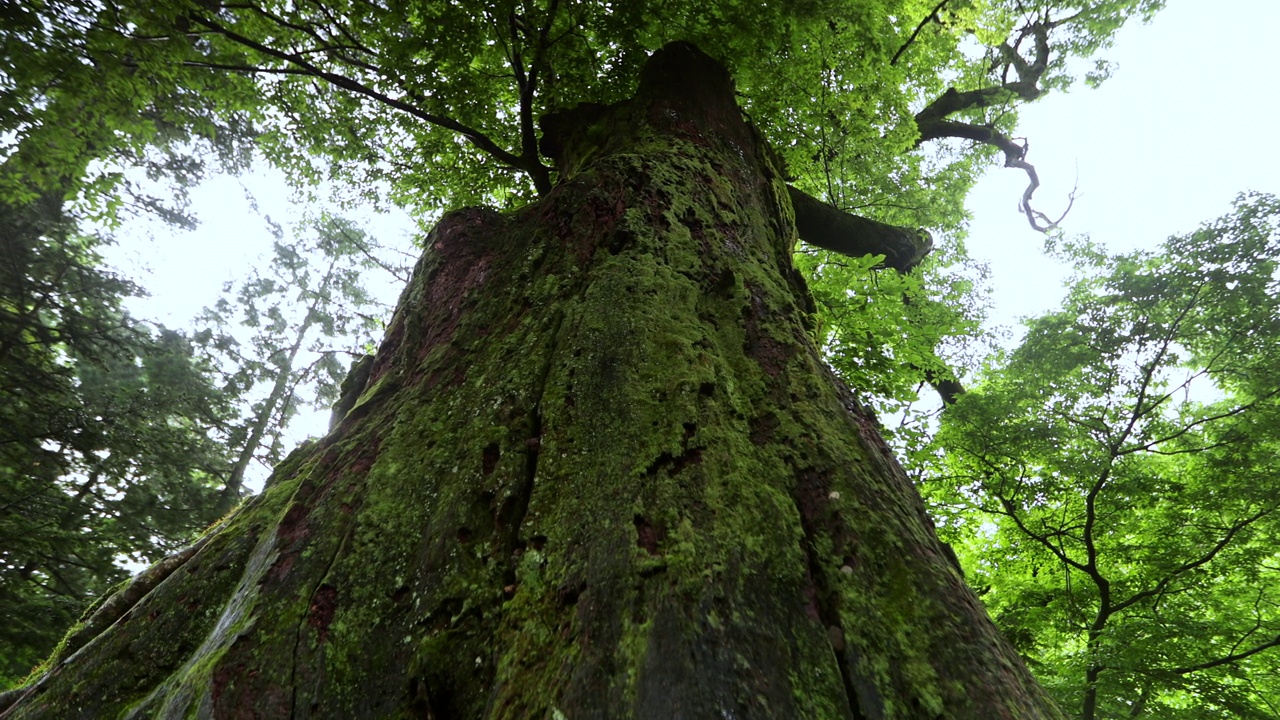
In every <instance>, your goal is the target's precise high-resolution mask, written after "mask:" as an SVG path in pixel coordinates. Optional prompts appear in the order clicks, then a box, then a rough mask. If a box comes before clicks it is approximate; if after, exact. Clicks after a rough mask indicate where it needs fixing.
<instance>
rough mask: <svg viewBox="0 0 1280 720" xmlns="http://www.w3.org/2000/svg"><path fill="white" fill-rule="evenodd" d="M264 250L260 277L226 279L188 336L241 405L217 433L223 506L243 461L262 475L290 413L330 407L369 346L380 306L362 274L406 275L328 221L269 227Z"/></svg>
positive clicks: (358, 235) (351, 230) (240, 485)
mask: <svg viewBox="0 0 1280 720" xmlns="http://www.w3.org/2000/svg"><path fill="white" fill-rule="evenodd" d="M272 249H273V253H274V255H273V257H272V259H271V261H270V264H269V265H268V267H267V270H266V272H265V273H260V272H258V271H255V272H254V273H253V274H252V275H251V276H250V277H249V278H247V279H245V280H243V281H241V282H240V283H239V285H238V287H237V286H236V285H235V284H234V283H231V282H228V283H227V284H226V286H225V287H224V289H223V291H224V296H223V297H222V298H219V299H218V301H217V303H215V304H214V305H213V307H210V308H206V309H205V311H204V313H203V314H202V315H201V316H200V318H199V319H198V321H197V328H198V329H197V332H196V338H197V339H198V340H199V341H200V343H201V348H202V350H204V351H205V352H207V354H208V362H209V363H210V364H211V365H212V366H214V367H218V368H221V370H222V375H223V377H222V385H223V389H224V391H226V392H228V393H230V394H231V395H233V396H235V397H238V398H244V399H245V400H246V403H247V404H248V405H249V407H248V408H247V412H244V414H243V415H242V416H241V417H239V418H237V419H236V420H234V421H232V422H230V423H228V425H227V426H226V427H225V428H224V429H223V433H224V439H225V442H226V444H227V447H228V448H230V449H232V451H233V452H234V455H235V460H234V462H233V464H232V469H231V472H230V474H229V476H228V478H227V483H226V488H225V492H224V498H223V505H224V506H225V507H226V509H230V507H231V506H232V505H233V504H234V503H235V501H237V500H238V499H239V498H240V496H241V495H242V494H243V493H244V490H245V488H244V483H245V475H246V473H247V472H248V470H249V468H250V464H251V463H253V462H254V461H257V462H259V463H261V464H263V465H265V466H266V467H267V468H270V467H272V466H274V465H275V464H276V463H278V462H279V461H280V460H281V459H282V457H283V454H284V452H285V450H286V449H288V444H287V438H286V436H285V432H286V430H287V429H288V426H289V422H290V421H291V420H292V419H293V418H294V417H295V416H296V415H297V413H298V412H299V410H302V409H305V408H308V407H309V408H311V409H314V410H319V409H322V408H323V409H327V408H328V407H329V406H330V405H332V404H333V403H334V401H336V400H337V399H338V389H339V386H340V385H341V383H342V380H343V378H344V377H345V376H346V374H347V371H348V366H349V365H351V364H352V362H353V361H354V360H356V359H359V358H360V357H363V355H364V354H365V353H367V352H369V351H370V350H371V349H372V348H373V342H374V337H373V333H374V331H376V330H380V329H381V327H382V322H383V321H382V319H381V318H383V317H385V316H386V315H387V314H389V309H387V308H384V307H382V306H381V305H379V304H378V303H377V302H375V301H374V300H373V299H372V298H371V297H370V296H369V294H368V293H367V292H366V291H365V290H364V287H365V284H366V283H368V282H370V279H369V278H368V275H369V273H370V271H374V270H377V271H388V272H393V273H396V274H400V273H404V272H405V271H403V270H401V269H398V268H395V267H393V266H391V265H389V264H388V263H387V262H385V261H383V260H380V259H379V255H380V254H381V252H380V251H381V249H380V248H379V247H378V245H377V243H376V242H375V241H374V240H373V239H372V238H370V237H369V236H368V235H367V234H366V233H364V232H363V231H361V230H360V229H359V228H357V227H355V226H354V225H353V224H352V223H351V222H349V221H347V220H344V219H342V218H338V217H333V216H324V217H321V218H319V219H317V220H315V221H313V222H311V223H308V224H306V225H304V226H303V227H301V228H300V229H299V233H298V236H297V237H295V238H293V239H291V240H290V241H285V239H284V238H283V233H282V232H281V230H280V229H279V228H278V227H277V228H276V242H275V243H274V244H273V246H272ZM238 335H239V336H242V339H241V338H238V337H237V336H238Z"/></svg>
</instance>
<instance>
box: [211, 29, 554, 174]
mask: <svg viewBox="0 0 1280 720" xmlns="http://www.w3.org/2000/svg"><path fill="white" fill-rule="evenodd" d="M193 21H194V22H197V23H199V24H201V25H203V26H205V27H207V28H209V29H210V30H214V31H216V32H218V33H219V34H221V35H222V36H223V37H225V38H227V39H228V40H231V41H232V42H235V43H238V44H240V45H244V46H245V47H247V48H250V49H252V50H256V51H257V52H259V53H262V54H263V55H266V56H268V57H273V58H275V59H277V60H282V61H284V62H286V63H289V64H291V65H295V66H297V67H298V68H299V69H301V70H302V71H304V72H305V73H306V74H309V75H311V76H313V77H316V78H319V79H321V80H324V81H326V82H328V83H330V84H332V85H335V86H337V87H340V88H342V89H344V90H349V91H351V92H353V93H356V94H358V95H363V96H365V97H367V98H370V99H372V100H376V101H378V102H380V103H382V104H384V105H388V106H390V107H393V108H395V109H397V110H401V111H404V112H407V113H409V114H410V115H412V116H414V117H416V118H418V119H420V120H423V121H425V122H428V123H431V124H432V125H435V126H437V127H441V128H444V129H446V130H452V131H453V132H456V133H458V134H459V135H462V136H463V137H465V138H466V139H467V140H468V141H469V142H470V143H471V144H472V145H474V146H476V147H477V148H478V149H480V150H481V151H482V152H484V153H487V154H488V155H491V156H492V157H493V158H495V159H496V160H498V161H499V162H501V163H503V164H504V165H508V166H510V167H513V168H516V169H519V170H524V171H526V172H529V171H530V169H529V168H526V167H525V163H524V160H523V159H522V158H521V157H519V156H517V155H515V154H513V153H511V152H509V151H507V150H504V149H503V148H501V147H500V146H498V144H497V143H495V142H494V141H493V140H492V139H491V138H490V137H489V136H488V135H486V134H484V133H483V132H481V131H479V130H476V129H475V128H472V127H468V126H467V125H464V124H462V123H460V122H458V121H456V120H454V119H453V118H450V117H447V116H444V115H436V114H434V113H429V112H427V111H425V110H423V109H422V108H420V107H418V106H416V105H413V104H411V103H408V102H405V101H404V100H402V99H400V98H394V97H391V96H389V95H387V94H385V93H382V92H379V91H378V90H375V89H374V88H371V87H369V86H368V85H365V84H364V83H361V82H359V81H358V80H355V79H353V78H350V77H347V76H345V75H339V74H337V73H333V72H329V71H327V70H323V69H321V68H319V67H317V66H315V65H313V64H311V63H310V62H308V61H306V60H305V59H303V58H302V57H300V56H298V55H297V54H294V53H288V52H284V51H282V50H277V49H275V48H272V47H268V46H266V45H263V44H262V43H260V42H257V41H256V40H253V39H251V38H248V37H246V36H244V35H241V34H239V33H237V32H235V31H234V30H232V29H230V28H228V27H226V26H224V25H222V24H220V23H218V22H216V21H214V20H211V19H209V18H205V17H195V18H193Z"/></svg>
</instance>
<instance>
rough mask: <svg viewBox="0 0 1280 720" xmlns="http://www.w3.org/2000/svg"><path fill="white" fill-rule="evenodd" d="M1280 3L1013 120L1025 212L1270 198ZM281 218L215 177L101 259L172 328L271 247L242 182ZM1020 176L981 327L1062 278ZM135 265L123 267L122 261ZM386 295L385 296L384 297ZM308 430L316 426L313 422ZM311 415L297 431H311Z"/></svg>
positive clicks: (1173, 33)
mask: <svg viewBox="0 0 1280 720" xmlns="http://www.w3.org/2000/svg"><path fill="white" fill-rule="evenodd" d="M1277 27H1280V0H1169V3H1168V7H1167V8H1166V9H1165V10H1164V11H1162V12H1161V13H1159V14H1158V15H1157V16H1156V17H1155V20H1154V21H1153V23H1152V24H1150V25H1145V26H1144V25H1132V26H1129V27H1126V28H1125V29H1124V30H1123V31H1122V32H1121V33H1120V35H1119V37H1118V38H1117V40H1116V46H1115V48H1113V49H1112V50H1111V51H1110V52H1109V53H1108V57H1109V58H1111V59H1112V60H1114V61H1115V62H1116V63H1117V64H1118V66H1119V67H1118V69H1117V70H1116V72H1115V73H1114V75H1113V76H1112V78H1111V79H1110V80H1108V81H1107V82H1106V83H1104V84H1103V86H1102V88H1101V89H1098V90H1090V89H1088V88H1085V87H1081V88H1079V89H1077V90H1076V91H1074V92H1072V93H1070V94H1057V95H1051V96H1049V97H1047V98H1046V99H1044V100H1042V101H1041V102H1039V103H1037V104H1035V105H1033V106H1031V107H1029V108H1026V109H1024V110H1023V112H1022V124H1021V128H1020V134H1022V135H1024V136H1025V137H1027V138H1028V139H1029V141H1030V146H1031V153H1030V155H1029V156H1028V159H1029V160H1030V161H1031V162H1032V163H1034V164H1035V165H1036V167H1037V169H1038V170H1039V173H1040V177H1041V179H1042V181H1043V182H1044V185H1043V186H1042V187H1041V188H1040V191H1039V192H1038V194H1037V196H1036V200H1037V202H1036V205H1037V206H1038V207H1039V209H1041V210H1043V211H1045V212H1046V213H1047V214H1049V215H1051V216H1056V215H1057V214H1058V213H1060V212H1061V210H1062V209H1063V208H1064V207H1065V203H1066V199H1067V194H1068V193H1069V192H1070V191H1071V188H1072V186H1073V184H1077V183H1078V187H1079V189H1078V192H1077V200H1076V203H1075V208H1074V209H1073V210H1072V211H1071V214H1070V215H1069V216H1068V217H1067V219H1066V221H1065V222H1064V223H1063V227H1064V228H1065V229H1066V230H1067V232H1069V233H1084V234H1088V235H1090V236H1092V238H1093V239H1094V240H1095V241H1099V242H1102V243H1104V244H1106V245H1107V246H1108V247H1109V248H1110V249H1112V250H1128V249H1133V248H1137V247H1150V246H1153V245H1155V244H1157V243H1159V242H1160V241H1162V240H1163V239H1164V238H1165V237H1167V236H1168V235H1170V234H1177V233H1184V232H1188V231H1190V230H1192V229H1194V228H1195V227H1196V226H1197V225H1199V224H1200V223H1201V222H1203V221H1206V220H1209V219H1212V218H1214V217H1217V216H1218V215H1221V214H1223V213H1225V212H1227V211H1228V209H1229V208H1230V203H1231V200H1232V198H1234V197H1235V195H1236V194H1237V193H1239V192H1241V191H1244V190H1259V191H1265V192H1272V193H1280V141H1277V140H1276V135H1275V131H1274V129H1273V128H1272V125H1274V123H1275V118H1277V117H1280V100H1278V99H1277V89H1278V88H1280V81H1278V80H1277V79H1276V76H1275V73H1276V72H1277V69H1278V68H1280V42H1278V41H1277V40H1276V38H1275V37H1274V33H1275V28H1277ZM242 182H243V183H244V184H246V185H247V186H248V187H249V189H250V191H251V192H252V193H253V194H254V195H255V196H256V197H257V199H258V201H259V204H260V205H261V206H262V207H263V208H268V210H267V212H269V213H271V214H273V216H274V217H275V219H276V220H278V221H286V222H287V220H288V216H289V213H290V211H289V210H288V202H287V192H285V190H284V183H283V180H282V179H281V178H280V177H279V176H272V175H269V174H268V175H262V176H257V177H250V178H246V179H245V180H243V181H241V180H236V179H232V178H220V179H217V180H215V181H212V182H210V183H208V184H207V185H206V186H204V187H202V188H200V189H198V190H197V191H196V193H195V198H194V200H195V208H196V210H197V212H198V215H199V217H200V218H201V220H202V225H201V227H200V229H199V230H197V231H196V232H194V233H190V234H185V235H179V236H174V235H173V233H172V232H171V231H170V230H168V229H160V230H157V235H158V238H157V239H156V240H155V241H154V242H150V243H148V242H139V241H138V240H137V238H136V237H135V238H134V240H131V241H126V242H125V243H123V246H122V247H121V248H120V250H121V254H120V255H116V256H115V257H114V258H113V259H115V260H116V261H117V262H119V261H121V260H125V262H124V263H123V264H124V265H125V266H126V267H128V268H134V269H136V268H137V267H138V266H139V265H145V266H150V267H151V268H152V272H151V273H150V274H149V275H146V276H144V277H142V278H140V279H141V282H142V284H143V285H144V286H145V287H147V288H148V289H149V290H150V291H151V293H152V295H153V297H152V298H151V299H150V300H149V301H147V302H145V303H140V304H137V305H135V306H134V309H135V312H138V313H139V314H142V315H144V316H150V317H155V318H157V319H160V320H161V321H162V322H165V323H167V324H170V325H183V324H185V323H186V322H187V321H188V320H189V319H190V318H191V317H192V316H194V315H195V314H196V313H197V312H199V310H200V308H201V307H203V306H205V305H208V304H210V303H212V302H213V300H214V299H215V298H216V296H217V293H218V291H219V288H220V286H221V284H222V283H223V282H224V281H226V280H228V279H230V278H233V277H237V276H242V275H244V274H245V273H246V271H247V270H248V268H250V267H251V266H252V265H253V264H254V263H255V261H258V260H259V259H260V258H259V256H260V255H261V254H263V253H267V252H269V249H270V236H269V234H268V233H267V231H266V226H265V223H264V222H263V221H262V220H261V219H260V218H259V217H257V216H256V215H255V214H254V213H253V211H252V210H251V209H250V205H249V203H248V201H246V200H245V198H244V191H243V189H242V187H241V183H242ZM1024 186H1025V176H1024V175H1023V174H1022V173H1020V172H1017V171H1014V170H992V171H991V172H990V173H988V175H987V177H986V178H985V179H984V180H983V181H982V182H981V183H980V184H979V186H978V188H977V189H976V191H975V192H974V193H973V195H972V197H971V198H970V202H969V208H970V210H971V211H972V213H973V215H974V221H973V223H972V226H971V235H970V239H969V241H968V245H969V252H970V254H971V255H972V256H973V257H975V258H977V259H979V260H986V261H989V262H990V265H991V269H992V278H991V282H992V285H993V287H994V296H993V302H994V312H993V316H992V317H993V319H994V320H995V321H996V322H998V323H1001V324H1004V325H1013V324H1015V322H1016V319H1017V318H1018V317H1025V316H1030V315H1034V314H1038V313H1041V312H1044V311H1046V310H1049V309H1052V308H1053V307H1054V306H1055V305H1056V304H1057V302H1058V300H1059V299H1060V298H1061V296H1062V288H1061V281H1062V279H1063V278H1065V277H1066V275H1067V273H1068V269H1067V268H1064V267H1061V266H1058V265H1056V264H1055V263H1053V262H1052V261H1051V260H1049V259H1047V258H1045V256H1044V255H1043V254H1042V253H1041V236H1040V235H1038V234H1037V233H1035V232H1033V231H1032V230H1030V228H1029V227H1028V226H1027V224H1026V221H1025V219H1024V217H1023V216H1022V215H1021V214H1020V213H1019V212H1018V211H1017V209H1016V205H1017V200H1018V198H1019V197H1020V195H1021V193H1022V189H1023V187H1024ZM370 221H371V224H369V225H367V227H369V229H370V230H373V232H374V234H375V236H376V237H378V238H379V239H380V240H382V241H383V242H393V241H396V240H400V241H407V238H408V237H409V236H410V234H411V233H412V232H413V226H412V223H410V222H409V221H408V220H407V219H406V218H404V217H389V218H388V217H384V218H379V219H377V220H376V221H374V220H373V219H372V218H370ZM129 258H131V259H132V261H131V262H130V261H128V259H129ZM398 290H399V289H398V288H388V289H387V293H388V296H389V298H390V299H394V296H395V294H396V293H398ZM312 426H314V427H312ZM323 429H324V428H323V418H318V419H316V420H315V422H313V423H311V424H310V425H309V426H308V429H307V430H305V431H304V432H323Z"/></svg>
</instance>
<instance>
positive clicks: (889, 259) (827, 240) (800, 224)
mask: <svg viewBox="0 0 1280 720" xmlns="http://www.w3.org/2000/svg"><path fill="white" fill-rule="evenodd" d="M787 192H788V194H789V195H790V196H791V204H792V206H794V207H795V212H796V232H798V233H799V234H800V239H801V240H804V241H805V242H807V243H809V244H810V245H816V246H817V247H820V248H822V249H824V250H830V251H832V252H838V253H840V254H841V255H849V256H850V257H862V256H864V255H884V256H885V257H884V263H883V265H884V267H889V268H893V269H894V270H897V271H898V272H903V273H905V272H908V271H910V270H911V269H912V268H914V267H915V266H916V265H919V264H920V261H921V260H923V259H924V258H925V256H926V255H928V254H929V252H930V251H931V250H933V238H932V237H930V236H929V233H928V232H925V231H924V230H914V229H911V228H905V227H900V226H897V225H889V224H887V223H882V222H878V221H876V220H871V219H869V218H864V217H860V216H858V215H852V214H850V213H847V212H845V211H843V210H840V209H839V208H836V207H833V206H831V205H828V204H827V203H824V202H822V201H821V200H818V199H817V198H815V197H813V196H812V195H809V194H807V193H805V192H803V191H801V190H797V189H796V188H794V187H791V186H790V185H788V186H787Z"/></svg>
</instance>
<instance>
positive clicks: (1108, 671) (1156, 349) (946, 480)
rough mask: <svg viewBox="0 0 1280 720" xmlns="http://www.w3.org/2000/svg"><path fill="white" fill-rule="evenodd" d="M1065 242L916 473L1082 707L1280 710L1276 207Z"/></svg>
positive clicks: (1053, 679) (1011, 619)
mask: <svg viewBox="0 0 1280 720" xmlns="http://www.w3.org/2000/svg"><path fill="white" fill-rule="evenodd" d="M1059 252H1060V253H1061V254H1062V255H1063V256H1065V257H1067V258H1069V259H1071V260H1072V262H1073V263H1074V264H1075V266H1076V268H1077V276H1076V278H1075V279H1074V281H1073V282H1072V285H1071V291H1070V293H1069V295H1068V296H1067V299H1066V301H1065V303H1064V305H1063V307H1062V309H1061V310H1059V311H1056V312H1053V313H1050V314H1047V315H1044V316H1041V317H1038V318H1035V319H1034V320H1032V321H1030V323H1029V326H1028V332H1027V336H1026V338H1025V339H1024V340H1023V342H1022V344H1021V346H1020V347H1018V348H1017V349H1016V350H1014V351H1012V352H1011V353H1008V354H1007V355H1004V356H998V357H996V358H994V359H993V360H992V361H991V363H990V364H989V365H988V367H987V368H986V369H985V370H984V371H983V373H982V375H981V376H980V379H979V382H978V383H977V385H976V386H975V387H974V388H972V389H970V390H969V391H968V392H967V393H966V394H965V395H964V396H963V397H962V398H961V399H960V401H959V402H957V403H956V405H955V406H954V407H952V408H950V409H949V410H948V411H947V412H946V413H945V414H944V416H943V422H942V429H941V432H940V433H939V435H938V437H937V446H938V447H940V448H942V449H945V451H946V454H945V460H944V461H943V462H942V464H941V467H939V468H937V472H936V473H933V474H932V475H931V477H929V479H928V480H926V481H925V483H924V487H926V488H927V489H928V492H929V496H930V498H931V499H932V500H933V501H934V503H935V506H936V508H937V509H938V510H939V511H941V513H942V517H943V518H944V520H945V523H946V524H947V525H948V526H949V527H950V534H951V537H952V538H953V539H955V540H956V541H957V544H958V546H959V547H961V548H962V556H963V557H964V558H965V559H966V561H967V562H966V567H967V568H968V570H969V571H970V573H971V578H970V580H971V582H972V583H973V584H974V585H975V586H976V587H978V588H980V590H981V592H982V596H983V599H984V601H985V602H986V603H987V605H988V607H989V608H990V609H991V611H992V614H993V615H994V617H995V619H996V621H997V622H998V623H999V624H1000V625H1001V626H1002V627H1003V628H1004V629H1005V631H1006V632H1007V633H1008V635H1009V637H1010V638H1012V639H1013V640H1014V642H1015V643H1016V644H1017V645H1018V647H1019V649H1020V650H1021V651H1022V652H1023V653H1025V654H1026V655H1027V656H1028V657H1030V658H1033V659H1034V660H1035V661H1036V669H1037V671H1038V674H1039V676H1040V677H1041V679H1042V681H1043V682H1045V683H1046V685H1047V686H1048V687H1049V688H1051V689H1052V690H1054V691H1056V692H1057V693H1058V695H1059V697H1060V699H1061V700H1062V703H1063V706H1064V707H1068V708H1079V709H1080V710H1079V715H1078V717H1081V718H1083V719H1084V720H1093V719H1094V718H1113V717H1134V718H1136V717H1153V718H1169V719H1173V718H1178V719H1182V718H1201V717H1224V716H1229V717H1239V718H1270V717H1275V716H1276V712H1277V706H1276V704H1275V698H1276V697H1277V691H1278V690H1280V685H1277V682H1278V681H1280V676H1278V675H1277V673H1276V668H1277V667H1278V666H1280V665H1278V664H1277V661H1276V658H1277V657H1280V655H1278V653H1277V651H1278V650H1280V576H1278V574H1277V573H1278V571H1280V566H1278V565H1277V559H1278V558H1277V555H1276V538H1277V537H1280V524H1278V523H1280V496H1278V495H1277V493H1276V490H1275V483H1274V481H1273V479H1274V475H1275V471H1276V468H1277V467H1278V466H1280V457H1277V455H1276V452H1277V449H1280V444H1278V443H1277V440H1278V437H1277V432H1280V415H1278V414H1277V413H1278V412H1280V405H1277V401H1280V376H1278V375H1277V374H1276V368H1277V367H1280V364H1278V361H1280V357H1277V356H1276V352H1277V351H1278V350H1280V299H1278V298H1280V292H1278V291H1280V287H1278V283H1280V202H1278V201H1277V199H1276V198H1275V197H1274V196H1267V195H1254V196H1244V197H1241V198H1240V199H1239V200H1238V201H1237V205H1236V208H1235V212H1234V213H1232V214H1231V215H1229V216H1226V217H1223V218H1220V219H1218V220H1216V221H1214V222H1212V223H1207V224H1205V225H1204V226H1203V227H1202V228H1200V229H1199V230H1197V231H1195V232H1192V233H1189V234H1187V235H1183V236H1177V237H1173V238H1170V239H1169V240H1168V241H1166V242H1165V243H1164V244H1162V245H1161V246H1160V247H1159V248H1158V249H1156V250H1152V251H1140V252H1132V253H1125V254H1110V253H1107V252H1105V251H1103V250H1102V249H1100V248H1097V247H1094V246H1092V245H1090V244H1088V243H1084V242H1076V243H1071V244H1068V245H1065V246H1063V247H1062V248H1060V250H1059ZM926 474H928V473H926Z"/></svg>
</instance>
